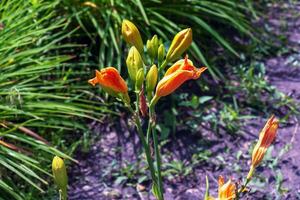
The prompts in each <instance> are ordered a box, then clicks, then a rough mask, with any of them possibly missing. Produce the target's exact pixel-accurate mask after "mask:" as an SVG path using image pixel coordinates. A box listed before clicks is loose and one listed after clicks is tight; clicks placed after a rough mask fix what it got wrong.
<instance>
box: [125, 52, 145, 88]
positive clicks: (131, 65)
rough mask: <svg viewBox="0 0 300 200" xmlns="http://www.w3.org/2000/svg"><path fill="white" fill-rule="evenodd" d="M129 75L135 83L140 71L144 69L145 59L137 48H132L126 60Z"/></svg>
mask: <svg viewBox="0 0 300 200" xmlns="http://www.w3.org/2000/svg"><path fill="white" fill-rule="evenodd" d="M126 64H127V69H128V74H129V76H130V79H131V80H132V81H133V82H135V81H136V75H137V72H138V70H139V69H141V68H143V59H142V57H141V55H140V53H139V51H138V50H137V49H136V48H135V47H131V48H130V50H129V53H128V56H127V59H126Z"/></svg>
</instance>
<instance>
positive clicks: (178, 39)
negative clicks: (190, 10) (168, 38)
mask: <svg viewBox="0 0 300 200" xmlns="http://www.w3.org/2000/svg"><path fill="white" fill-rule="evenodd" d="M192 35H193V34H192V29H191V28H187V29H184V30H182V31H180V32H179V33H177V34H176V35H175V37H174V39H173V41H172V43H171V46H170V48H169V50H168V53H167V56H166V60H168V61H169V62H172V61H174V60H176V59H178V58H179V57H180V56H181V54H182V53H183V52H184V51H185V50H186V49H187V48H188V47H189V46H190V45H191V43H192V40H193V36H192Z"/></svg>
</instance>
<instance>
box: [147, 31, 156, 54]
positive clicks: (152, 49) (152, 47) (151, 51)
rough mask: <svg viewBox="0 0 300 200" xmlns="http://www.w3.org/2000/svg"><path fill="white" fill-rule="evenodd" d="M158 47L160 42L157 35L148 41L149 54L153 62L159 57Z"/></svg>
mask: <svg viewBox="0 0 300 200" xmlns="http://www.w3.org/2000/svg"><path fill="white" fill-rule="evenodd" d="M158 46H159V40H158V37H157V35H154V36H153V37H152V39H151V40H148V41H147V52H148V54H149V56H150V57H151V58H152V59H153V60H154V59H155V58H156V56H157V49H158Z"/></svg>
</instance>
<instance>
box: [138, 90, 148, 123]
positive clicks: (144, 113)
mask: <svg viewBox="0 0 300 200" xmlns="http://www.w3.org/2000/svg"><path fill="white" fill-rule="evenodd" d="M139 108H140V112H141V114H142V116H143V117H146V116H147V114H148V112H147V110H148V106H147V102H146V97H145V94H144V87H142V89H141V91H140V93H139Z"/></svg>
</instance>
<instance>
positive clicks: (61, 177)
mask: <svg viewBox="0 0 300 200" xmlns="http://www.w3.org/2000/svg"><path fill="white" fill-rule="evenodd" d="M52 173H53V178H54V182H55V184H56V185H57V187H58V188H59V190H60V192H61V195H62V198H63V199H66V198H67V185H68V176H67V170H66V166H65V163H64V161H63V159H61V158H60V157H58V156H55V157H54V158H53V161H52Z"/></svg>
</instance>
